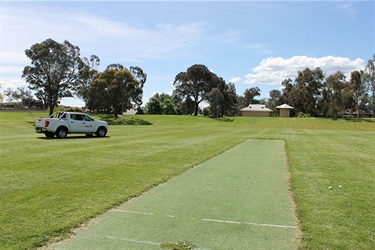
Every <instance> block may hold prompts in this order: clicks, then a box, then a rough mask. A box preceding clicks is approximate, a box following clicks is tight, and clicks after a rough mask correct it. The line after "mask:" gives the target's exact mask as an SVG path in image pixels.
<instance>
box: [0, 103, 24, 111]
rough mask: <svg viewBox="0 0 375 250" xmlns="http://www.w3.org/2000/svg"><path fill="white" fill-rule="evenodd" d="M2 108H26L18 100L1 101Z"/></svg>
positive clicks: (0, 107)
mask: <svg viewBox="0 0 375 250" xmlns="http://www.w3.org/2000/svg"><path fill="white" fill-rule="evenodd" d="M0 109H5V110H20V109H24V107H22V105H21V104H20V103H18V102H0Z"/></svg>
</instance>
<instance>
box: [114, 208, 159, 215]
mask: <svg viewBox="0 0 375 250" xmlns="http://www.w3.org/2000/svg"><path fill="white" fill-rule="evenodd" d="M113 211H115V212H123V213H131V214H144V215H154V214H153V213H144V212H137V211H130V210H121V209H113Z"/></svg>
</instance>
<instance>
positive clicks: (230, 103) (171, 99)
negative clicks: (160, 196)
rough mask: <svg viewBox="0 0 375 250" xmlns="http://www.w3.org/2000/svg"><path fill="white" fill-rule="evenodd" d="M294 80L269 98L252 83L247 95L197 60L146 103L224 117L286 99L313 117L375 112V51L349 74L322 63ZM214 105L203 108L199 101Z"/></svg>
mask: <svg viewBox="0 0 375 250" xmlns="http://www.w3.org/2000/svg"><path fill="white" fill-rule="evenodd" d="M296 75H297V76H296V78H295V79H294V80H292V79H290V78H288V79H285V80H283V81H282V82H281V85H282V86H283V88H282V90H277V89H274V90H271V91H270V93H269V96H270V97H269V98H267V99H260V100H258V99H256V97H258V96H260V93H261V91H260V89H259V88H258V87H252V88H248V89H246V90H245V91H244V93H243V95H242V96H238V95H237V94H236V88H235V85H234V84H233V83H228V84H227V83H225V81H224V80H223V79H222V78H221V77H218V76H217V75H216V74H214V73H212V72H210V71H209V70H208V68H207V67H206V66H204V65H198V64H197V65H193V66H191V67H189V68H188V69H187V71H186V72H180V73H179V74H177V75H176V77H175V81H174V86H175V87H176V89H175V90H174V91H173V94H172V95H168V94H155V95H154V96H153V97H151V98H150V100H149V102H148V103H147V104H146V112H147V113H150V114H194V115H197V114H198V111H199V112H201V113H202V114H203V115H206V116H213V117H221V116H234V115H240V109H241V108H244V107H247V106H248V105H249V104H265V105H266V106H267V107H268V108H271V109H273V110H275V111H276V107H277V106H278V105H281V104H284V103H286V104H289V105H290V106H293V107H294V110H293V112H294V114H295V115H297V114H303V115H307V116H314V117H334V118H337V117H343V116H346V115H349V116H356V117H360V116H365V115H366V116H370V115H371V116H372V117H374V114H375V54H374V55H373V58H372V59H370V60H369V61H368V63H367V65H366V67H365V69H363V70H360V71H352V72H351V74H350V79H346V76H345V75H344V73H342V72H340V71H337V72H336V73H334V74H332V75H329V76H326V74H325V73H324V72H323V71H322V69H320V68H319V67H317V68H315V69H309V68H306V69H304V70H303V71H298V72H297V74H296ZM203 101H206V102H207V103H208V104H209V105H208V107H206V108H204V109H200V110H199V104H200V103H202V102H203Z"/></svg>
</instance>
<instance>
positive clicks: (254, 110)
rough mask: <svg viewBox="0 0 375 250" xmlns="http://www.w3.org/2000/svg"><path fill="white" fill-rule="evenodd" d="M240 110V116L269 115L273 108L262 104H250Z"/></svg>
mask: <svg viewBox="0 0 375 250" xmlns="http://www.w3.org/2000/svg"><path fill="white" fill-rule="evenodd" d="M240 111H241V114H242V116H256V117H271V116H272V114H273V110H271V109H269V108H266V106H265V105H262V104H250V105H249V106H248V107H246V108H243V109H241V110H240Z"/></svg>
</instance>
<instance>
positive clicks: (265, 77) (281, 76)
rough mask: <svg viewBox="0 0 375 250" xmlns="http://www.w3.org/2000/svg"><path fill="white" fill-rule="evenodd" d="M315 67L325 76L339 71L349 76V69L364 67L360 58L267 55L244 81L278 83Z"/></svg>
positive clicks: (250, 82) (249, 82)
mask: <svg viewBox="0 0 375 250" xmlns="http://www.w3.org/2000/svg"><path fill="white" fill-rule="evenodd" d="M316 67H320V68H321V69H322V70H323V72H325V73H326V75H327V76H329V75H331V74H334V73H335V72H337V71H341V72H343V73H344V74H345V75H346V76H347V77H349V76H350V72H351V71H354V70H360V69H364V67H365V62H364V60H363V59H361V58H357V59H355V60H350V59H349V58H345V57H334V56H326V57H320V58H314V57H308V56H294V57H291V58H286V59H285V58H282V57H269V58H265V59H263V60H262V61H261V62H260V64H259V65H258V66H257V67H255V68H254V69H253V72H254V73H250V74H247V75H246V80H245V83H248V84H269V85H274V84H280V83H281V82H282V81H283V80H285V79H287V78H291V79H293V78H295V77H296V76H297V72H298V71H302V70H304V69H305V68H310V69H315V68H316Z"/></svg>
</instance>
